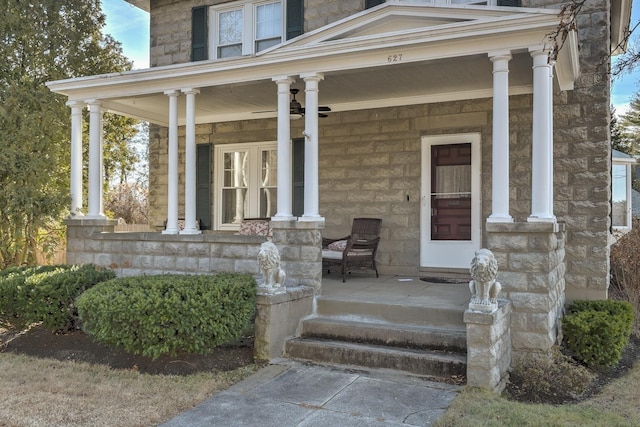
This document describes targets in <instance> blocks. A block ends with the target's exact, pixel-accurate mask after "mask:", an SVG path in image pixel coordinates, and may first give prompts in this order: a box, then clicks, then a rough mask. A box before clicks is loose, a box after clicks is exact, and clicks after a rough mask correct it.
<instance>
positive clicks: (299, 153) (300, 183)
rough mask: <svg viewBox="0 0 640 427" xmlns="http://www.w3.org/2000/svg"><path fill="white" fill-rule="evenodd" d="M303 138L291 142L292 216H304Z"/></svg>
mask: <svg viewBox="0 0 640 427" xmlns="http://www.w3.org/2000/svg"><path fill="white" fill-rule="evenodd" d="M304 142H305V141H304V138H294V139H293V140H292V141H291V145H292V146H293V147H292V156H291V157H292V160H293V164H292V165H291V166H292V167H291V169H292V175H293V180H292V181H293V189H292V193H293V203H292V204H293V212H292V214H293V216H302V215H303V214H304Z"/></svg>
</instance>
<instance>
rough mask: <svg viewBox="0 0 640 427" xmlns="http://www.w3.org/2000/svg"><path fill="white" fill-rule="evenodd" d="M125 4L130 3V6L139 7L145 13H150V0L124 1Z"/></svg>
mask: <svg viewBox="0 0 640 427" xmlns="http://www.w3.org/2000/svg"><path fill="white" fill-rule="evenodd" d="M125 1H126V2H127V3H131V4H132V5H134V6H136V7H139V8H140V9H142V10H144V11H145V12H149V11H151V5H150V3H151V0H125Z"/></svg>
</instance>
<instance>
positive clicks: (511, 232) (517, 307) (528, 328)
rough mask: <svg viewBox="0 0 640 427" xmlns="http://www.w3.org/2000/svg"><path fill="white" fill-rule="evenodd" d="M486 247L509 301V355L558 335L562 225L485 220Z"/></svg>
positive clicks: (539, 347)
mask: <svg viewBox="0 0 640 427" xmlns="http://www.w3.org/2000/svg"><path fill="white" fill-rule="evenodd" d="M486 228H487V247H488V248H489V249H490V250H491V251H492V252H493V254H494V255H495V257H496V259H497V260H498V264H499V266H500V267H499V270H498V281H499V282H500V283H501V284H502V294H501V295H502V296H503V297H505V298H506V299H508V300H510V301H511V302H512V304H513V313H512V314H511V342H512V345H513V356H514V359H520V358H521V357H522V356H525V355H527V354H530V353H532V352H542V353H544V352H546V351H548V350H550V349H551V347H552V346H553V345H554V344H556V343H557V342H558V341H560V340H561V339H562V337H561V333H560V328H559V319H560V317H561V316H562V312H563V307H564V304H565V279H564V277H565V270H566V268H565V259H564V258H565V235H566V233H565V227H564V224H552V223H513V224H487V225H486Z"/></svg>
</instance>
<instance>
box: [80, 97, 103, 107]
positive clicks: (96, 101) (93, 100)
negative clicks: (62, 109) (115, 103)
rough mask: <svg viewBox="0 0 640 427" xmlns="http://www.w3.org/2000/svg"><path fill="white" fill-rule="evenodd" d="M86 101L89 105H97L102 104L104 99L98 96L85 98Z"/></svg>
mask: <svg viewBox="0 0 640 427" xmlns="http://www.w3.org/2000/svg"><path fill="white" fill-rule="evenodd" d="M84 103H85V104H87V105H88V106H92V105H95V106H97V107H99V106H101V105H102V100H101V99H96V98H90V99H85V100H84Z"/></svg>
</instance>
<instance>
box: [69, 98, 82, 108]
mask: <svg viewBox="0 0 640 427" xmlns="http://www.w3.org/2000/svg"><path fill="white" fill-rule="evenodd" d="M65 104H66V106H67V107H70V108H77V107H80V108H84V106H85V105H86V104H85V102H84V101H80V100H79V99H70V100H68V101H67V102H66V103H65Z"/></svg>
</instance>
